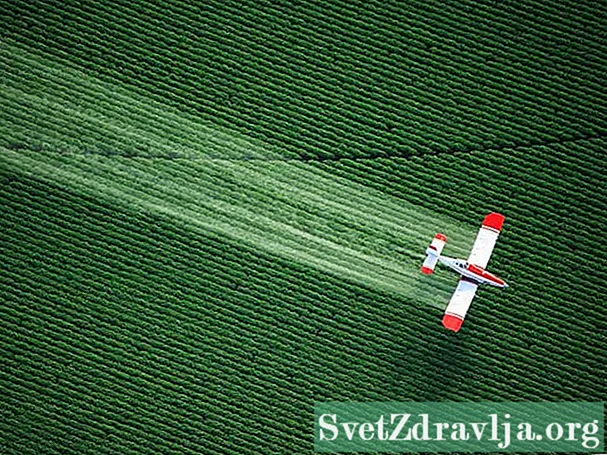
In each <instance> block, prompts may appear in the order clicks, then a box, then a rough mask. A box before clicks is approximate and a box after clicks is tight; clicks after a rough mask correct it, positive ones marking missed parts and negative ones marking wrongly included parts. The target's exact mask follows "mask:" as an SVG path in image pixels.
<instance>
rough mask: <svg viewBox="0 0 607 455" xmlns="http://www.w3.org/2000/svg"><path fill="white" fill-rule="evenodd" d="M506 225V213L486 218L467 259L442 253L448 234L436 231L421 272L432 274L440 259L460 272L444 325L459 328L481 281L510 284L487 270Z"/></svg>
mask: <svg viewBox="0 0 607 455" xmlns="http://www.w3.org/2000/svg"><path fill="white" fill-rule="evenodd" d="M503 224H504V215H500V214H499V213H490V214H489V215H487V216H486V217H485V220H484V221H483V225H482V226H481V228H480V230H479V231H478V234H477V236H476V240H475V241H474V245H473V246H472V251H471V252H470V256H469V257H468V260H467V261H464V260H463V259H454V258H450V257H447V256H441V253H442V251H443V248H444V247H445V244H446V243H447V237H445V235H444V234H436V235H435V236H434V239H433V240H432V243H431V244H430V246H429V247H428V248H427V249H426V259H425V260H424V263H423V265H422V273H424V274H426V275H431V274H432V272H433V271H434V267H436V264H437V263H438V262H441V263H443V264H445V265H446V266H448V267H450V268H452V269H453V270H455V271H456V272H457V273H459V274H460V275H461V278H460V280H459V283H457V287H456V288H455V292H454V293H453V296H452V297H451V300H450V301H449V305H447V309H446V310H445V315H444V316H443V325H444V326H445V328H447V329H449V330H453V331H454V332H457V331H459V329H460V328H461V326H462V324H463V323H464V318H465V317H466V313H467V312H468V308H470V304H471V303H472V299H474V295H475V294H476V288H478V285H479V284H483V283H485V284H490V285H491V286H497V287H499V288H507V287H508V285H507V284H506V282H505V281H504V280H502V279H500V278H498V277H497V276H495V275H494V274H492V273H489V272H487V271H486V270H485V267H487V263H488V262H489V258H490V257H491V253H492V252H493V247H494V246H495V242H496V241H497V237H498V235H499V233H500V231H501V230H502V225H503Z"/></svg>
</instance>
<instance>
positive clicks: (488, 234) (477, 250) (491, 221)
mask: <svg viewBox="0 0 607 455" xmlns="http://www.w3.org/2000/svg"><path fill="white" fill-rule="evenodd" d="M503 224H504V215H501V214H499V213H490V214H489V215H487V216H486V217H485V220H484V221H483V225H482V226H481V228H480V230H479V231H478V234H477V236H476V240H475V241H474V245H473V246H472V251H471V252H470V256H469V257H468V263H469V264H474V265H477V266H479V267H482V268H483V269H484V268H486V267H487V264H488V263H489V258H490V257H491V253H492V252H493V247H494V246H495V242H496V241H497V237H498V235H499V233H500V231H501V230H502V225H503Z"/></svg>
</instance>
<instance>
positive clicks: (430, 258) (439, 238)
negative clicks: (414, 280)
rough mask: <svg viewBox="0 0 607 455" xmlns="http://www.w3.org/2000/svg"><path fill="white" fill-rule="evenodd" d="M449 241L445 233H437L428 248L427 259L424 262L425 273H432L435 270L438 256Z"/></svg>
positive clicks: (423, 270) (423, 269) (423, 271)
mask: <svg viewBox="0 0 607 455" xmlns="http://www.w3.org/2000/svg"><path fill="white" fill-rule="evenodd" d="M446 243H447V237H446V236H445V235H444V234H436V235H435V236H434V238H433V239H432V243H430V246H429V247H428V248H426V259H425V260H424V263H423V264H422V273H423V274H424V275H431V274H432V272H434V267H436V263H437V262H438V258H439V256H440V254H441V253H442V251H443V248H444V247H445V244H446Z"/></svg>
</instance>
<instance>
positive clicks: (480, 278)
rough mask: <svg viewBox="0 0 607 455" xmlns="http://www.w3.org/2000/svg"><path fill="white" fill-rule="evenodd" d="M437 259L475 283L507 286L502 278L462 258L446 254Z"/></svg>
mask: <svg viewBox="0 0 607 455" xmlns="http://www.w3.org/2000/svg"><path fill="white" fill-rule="evenodd" d="M438 260H439V261H440V262H441V263H443V264H445V265H446V266H448V267H450V268H451V269H453V270H455V271H456V272H457V273H459V274H460V275H462V276H464V277H466V278H469V279H471V280H472V281H475V282H477V283H485V284H490V285H491V286H497V287H498V288H507V287H508V285H507V284H506V282H505V281H504V280H502V279H501V278H498V277H497V276H495V275H494V274H493V273H490V272H487V271H486V270H485V269H483V268H482V267H478V266H476V265H474V264H468V262H467V261H464V260H462V259H455V258H450V257H447V256H439V257H438Z"/></svg>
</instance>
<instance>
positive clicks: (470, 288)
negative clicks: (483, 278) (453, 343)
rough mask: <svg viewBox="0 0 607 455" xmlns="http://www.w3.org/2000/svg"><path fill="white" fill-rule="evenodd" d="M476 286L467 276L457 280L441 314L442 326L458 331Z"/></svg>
mask: <svg viewBox="0 0 607 455" xmlns="http://www.w3.org/2000/svg"><path fill="white" fill-rule="evenodd" d="M476 288H478V284H476V283H475V282H474V281H472V280H470V279H469V278H461V279H460V280H459V283H457V287H456V288H455V292H454V293H453V296H451V300H450V301H449V305H447V309H446V310H445V315H444V316H443V326H445V328H446V329H449V330H453V331H454V332H457V331H459V329H460V327H461V326H462V324H463V323H464V318H465V317H466V313H467V312H468V308H470V304H471V303H472V300H473V299H474V295H475V294H476Z"/></svg>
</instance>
